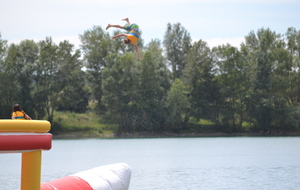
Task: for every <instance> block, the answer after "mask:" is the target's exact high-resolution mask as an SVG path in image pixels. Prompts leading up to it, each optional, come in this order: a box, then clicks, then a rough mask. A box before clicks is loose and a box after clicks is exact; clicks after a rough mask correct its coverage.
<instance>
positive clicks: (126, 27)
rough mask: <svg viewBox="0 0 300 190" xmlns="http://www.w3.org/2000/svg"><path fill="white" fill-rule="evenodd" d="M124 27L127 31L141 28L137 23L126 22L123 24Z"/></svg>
mask: <svg viewBox="0 0 300 190" xmlns="http://www.w3.org/2000/svg"><path fill="white" fill-rule="evenodd" d="M123 29H124V30H127V31H130V30H132V29H136V30H139V26H138V25H137V24H135V23H133V24H125V25H124V26H123Z"/></svg>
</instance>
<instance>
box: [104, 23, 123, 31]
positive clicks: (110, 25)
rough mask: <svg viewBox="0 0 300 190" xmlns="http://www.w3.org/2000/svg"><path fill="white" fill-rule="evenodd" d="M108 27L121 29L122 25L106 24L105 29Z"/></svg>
mask: <svg viewBox="0 0 300 190" xmlns="http://www.w3.org/2000/svg"><path fill="white" fill-rule="evenodd" d="M110 27H114V28H120V29H123V26H121V25H114V24H108V25H107V27H106V30H107V29H109V28H110Z"/></svg>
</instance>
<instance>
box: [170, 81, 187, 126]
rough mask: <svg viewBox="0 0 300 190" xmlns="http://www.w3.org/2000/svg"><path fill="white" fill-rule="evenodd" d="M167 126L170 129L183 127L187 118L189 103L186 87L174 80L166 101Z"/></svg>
mask: <svg viewBox="0 0 300 190" xmlns="http://www.w3.org/2000/svg"><path fill="white" fill-rule="evenodd" d="M166 107H167V113H168V116H167V125H168V126H169V128H170V129H174V128H175V129H176V128H180V127H182V126H184V125H185V124H186V123H187V121H188V120H187V118H189V116H190V115H189V112H190V109H191V103H190V101H189V98H188V89H187V86H186V85H185V84H184V83H183V82H182V81H181V80H180V79H175V81H174V82H173V84H172V86H171V88H170V90H169V91H168V97H167V100H166Z"/></svg>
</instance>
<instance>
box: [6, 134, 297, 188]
mask: <svg viewBox="0 0 300 190" xmlns="http://www.w3.org/2000/svg"><path fill="white" fill-rule="evenodd" d="M42 155H43V161H42V183H43V182H48V181H51V180H54V179H57V178H61V177H64V176H67V175H70V174H74V173H77V172H80V171H83V170H88V169H92V168H94V167H98V166H102V165H106V164H114V163H120V162H124V163H127V164H128V165H129V166H130V167H131V169H132V176H131V182H130V186H129V189H130V190H198V189H199V190H225V189H228V190H254V189H264V190H285V189H286V190H293V189H299V188H300V137H224V138H223V137H222V138H221V137H216V138H141V139H74V140H53V146H52V149H51V150H50V151H43V154H42ZM20 163H21V154H18V153H14V154H0V166H1V168H0V169H1V170H0V190H14V189H19V187H20V167H21V164H20Z"/></svg>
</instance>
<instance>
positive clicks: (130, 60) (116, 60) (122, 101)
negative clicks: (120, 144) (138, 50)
mask: <svg viewBox="0 0 300 190" xmlns="http://www.w3.org/2000/svg"><path fill="white" fill-rule="evenodd" d="M106 59H107V67H106V68H104V69H103V73H102V74H103V103H104V104H105V106H106V108H107V111H106V120H107V121H108V122H113V123H118V124H119V128H118V133H123V132H131V131H132V130H133V127H134V125H135V122H137V121H136V113H137V110H136V96H137V92H136V86H137V85H138V78H137V77H138V75H137V73H138V69H137V65H136V63H135V61H134V60H135V58H134V56H133V54H129V53H126V54H124V55H121V56H117V55H115V54H112V55H109V56H107V57H106Z"/></svg>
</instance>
